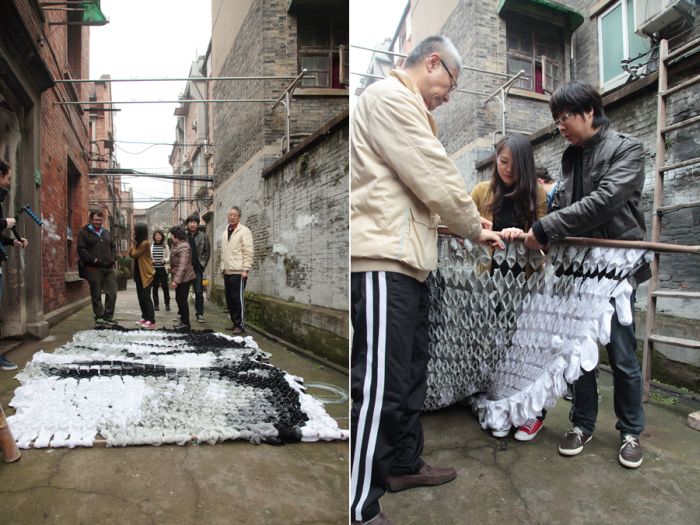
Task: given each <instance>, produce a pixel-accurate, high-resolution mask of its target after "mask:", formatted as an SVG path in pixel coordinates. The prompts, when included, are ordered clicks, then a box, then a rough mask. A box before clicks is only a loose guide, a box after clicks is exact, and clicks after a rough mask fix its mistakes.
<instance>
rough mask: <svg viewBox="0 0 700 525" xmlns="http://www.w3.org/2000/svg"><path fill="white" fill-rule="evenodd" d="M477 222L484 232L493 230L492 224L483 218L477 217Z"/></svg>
mask: <svg viewBox="0 0 700 525" xmlns="http://www.w3.org/2000/svg"><path fill="white" fill-rule="evenodd" d="M479 222H480V223H481V227H482V228H483V229H484V230H490V229H492V228H493V222H491V221H490V220H488V219H484V218H483V217H479Z"/></svg>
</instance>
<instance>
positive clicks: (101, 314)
mask: <svg viewBox="0 0 700 525" xmlns="http://www.w3.org/2000/svg"><path fill="white" fill-rule="evenodd" d="M89 220H90V222H89V223H88V224H86V225H85V226H84V227H83V228H82V229H81V230H80V233H78V258H79V259H80V263H79V264H80V265H81V266H82V274H83V275H84V276H85V279H87V282H88V284H89V285H90V296H91V297H92V313H93V314H94V316H95V324H97V325H101V324H109V325H113V324H116V323H114V320H113V317H114V305H115V303H116V302H117V276H116V274H115V272H114V263H115V261H116V258H117V249H116V246H115V245H114V242H113V241H112V237H111V235H110V233H109V230H107V228H103V227H102V222H103V221H104V214H103V213H102V211H101V210H91V211H90V217H89ZM103 291H104V293H105V303H104V306H103V305H102V292H103Z"/></svg>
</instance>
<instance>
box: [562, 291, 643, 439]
mask: <svg viewBox="0 0 700 525" xmlns="http://www.w3.org/2000/svg"><path fill="white" fill-rule="evenodd" d="M634 296H635V293H634V292H633V293H632V297H631V298H630V303H631V307H632V312H634ZM613 304H614V301H613ZM605 348H606V349H607V351H608V359H609V360H610V367H611V368H612V372H613V388H614V393H613V403H614V406H615V415H616V416H617V424H616V425H615V428H616V429H617V430H619V432H620V435H621V436H622V435H624V434H632V435H633V436H637V437H638V436H639V435H640V434H641V433H642V431H643V430H644V423H645V421H644V409H643V407H642V369H641V367H640V366H639V361H638V360H637V339H636V338H635V336H634V322H632V324H631V325H630V326H622V325H621V324H620V323H619V321H618V320H617V313H615V314H614V315H613V318H612V322H611V326H610V343H608V344H607V345H606V346H605ZM597 383H598V382H597V378H596V371H595V370H591V371H590V372H584V373H583V375H582V376H581V377H579V378H578V380H577V381H576V382H575V383H574V403H573V406H572V408H571V421H572V423H573V424H574V426H577V427H579V428H580V429H581V430H583V431H585V432H588V433H591V434H592V433H593V430H595V422H596V419H597V417H598V384H597Z"/></svg>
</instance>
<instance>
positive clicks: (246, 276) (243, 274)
mask: <svg viewBox="0 0 700 525" xmlns="http://www.w3.org/2000/svg"><path fill="white" fill-rule="evenodd" d="M241 277H245V278H248V272H247V271H246V270H243V271H242V272H241Z"/></svg>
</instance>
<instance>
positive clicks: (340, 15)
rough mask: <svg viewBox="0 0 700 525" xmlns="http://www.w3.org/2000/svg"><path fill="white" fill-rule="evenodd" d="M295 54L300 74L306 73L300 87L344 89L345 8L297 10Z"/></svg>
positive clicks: (346, 34) (346, 43)
mask: <svg viewBox="0 0 700 525" xmlns="http://www.w3.org/2000/svg"><path fill="white" fill-rule="evenodd" d="M343 5H345V8H342V6H343ZM297 50H298V63H299V71H300V72H301V70H302V69H304V68H305V69H307V70H308V73H307V75H306V76H305V77H304V79H303V80H302V82H301V85H302V87H325V88H345V87H346V86H347V83H348V71H347V69H348V68H347V64H348V62H347V52H348V7H347V4H344V3H343V2H338V3H334V4H333V5H331V6H326V7H319V6H311V5H309V6H299V8H298V11H297Z"/></svg>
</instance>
